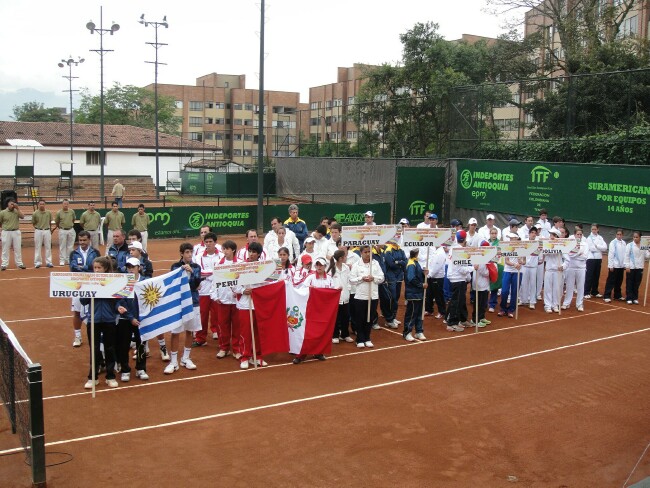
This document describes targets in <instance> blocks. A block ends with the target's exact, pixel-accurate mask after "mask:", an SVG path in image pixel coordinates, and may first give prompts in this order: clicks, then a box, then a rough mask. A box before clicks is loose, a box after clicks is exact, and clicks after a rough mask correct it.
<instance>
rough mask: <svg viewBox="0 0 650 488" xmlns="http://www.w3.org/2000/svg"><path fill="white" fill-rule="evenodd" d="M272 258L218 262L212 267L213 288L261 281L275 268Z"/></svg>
mask: <svg viewBox="0 0 650 488" xmlns="http://www.w3.org/2000/svg"><path fill="white" fill-rule="evenodd" d="M276 268H277V264H276V262H275V261H274V260H272V259H269V260H267V261H253V262H244V263H232V264H220V265H218V266H215V267H214V272H213V273H212V286H213V288H215V289H216V288H224V287H229V286H237V285H241V286H246V285H256V284H257V283H263V282H264V281H265V280H266V279H267V278H268V277H270V276H271V275H272V274H273V273H274V272H275V270H276Z"/></svg>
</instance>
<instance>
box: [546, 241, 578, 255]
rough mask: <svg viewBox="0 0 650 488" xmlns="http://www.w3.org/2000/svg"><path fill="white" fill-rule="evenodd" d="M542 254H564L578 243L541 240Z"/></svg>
mask: <svg viewBox="0 0 650 488" xmlns="http://www.w3.org/2000/svg"><path fill="white" fill-rule="evenodd" d="M539 242H541V243H542V249H541V252H542V254H566V253H569V252H571V251H573V250H574V249H575V247H576V246H577V245H578V241H576V240H575V239H569V238H564V239H541V240H540V241H539Z"/></svg>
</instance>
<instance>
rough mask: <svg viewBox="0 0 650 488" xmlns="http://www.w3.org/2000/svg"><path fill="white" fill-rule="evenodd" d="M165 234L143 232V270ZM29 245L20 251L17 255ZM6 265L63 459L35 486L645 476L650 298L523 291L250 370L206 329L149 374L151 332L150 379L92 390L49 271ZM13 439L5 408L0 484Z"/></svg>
mask: <svg viewBox="0 0 650 488" xmlns="http://www.w3.org/2000/svg"><path fill="white" fill-rule="evenodd" d="M223 240H224V238H220V239H219V241H220V242H222V241H223ZM238 241H239V242H240V243H241V242H242V240H241V239H238ZM180 242H182V241H181V240H166V241H150V246H149V247H150V255H151V259H152V260H153V261H154V268H155V269H156V270H157V271H158V272H162V271H165V270H168V269H169V266H170V265H171V263H172V262H173V261H175V260H176V259H177V256H178V246H179V244H180ZM54 254H55V255H56V254H57V251H56V250H54ZM32 256H33V249H32V248H26V249H23V259H24V261H25V263H26V264H27V265H28V266H30V265H31V266H33V258H32ZM11 266H12V268H13V258H12V264H11ZM12 268H10V269H9V270H7V271H6V272H3V273H2V274H1V275H0V287H1V289H2V298H1V299H0V318H2V320H4V321H5V323H6V324H7V325H8V326H9V327H10V328H11V329H12V330H13V331H14V332H15V334H16V336H17V337H18V339H19V340H20V342H21V344H22V345H23V347H24V348H25V350H26V352H27V353H28V354H29V356H30V357H31V359H32V360H33V361H35V362H40V363H41V364H42V366H43V377H44V396H45V400H44V410H45V432H46V439H45V440H46V451H47V453H48V454H47V457H46V460H47V462H48V465H54V464H57V463H63V464H58V465H56V466H50V467H48V469H47V480H48V486H50V487H70V486H73V487H77V486H79V487H86V486H95V487H99V486H123V485H128V486H130V487H148V486H160V487H167V486H229V487H259V486H268V487H293V486H296V487H298V486H301V487H303V486H310V487H311V486H314V487H330V486H356V487H378V486H382V487H383V486H403V487H436V486H452V487H500V486H522V487H546V486H548V487H605V486H615V487H621V486H624V485H625V486H627V485H631V484H634V483H636V482H638V481H640V480H642V479H645V478H646V477H648V476H650V456H649V455H647V454H646V455H645V456H644V455H643V454H644V449H645V448H646V446H647V445H648V442H649V441H650V428H649V427H650V420H649V415H648V405H649V404H650V306H649V307H645V308H644V307H643V306H629V305H626V304H625V303H624V302H612V303H610V304H605V303H604V302H603V301H602V300H594V299H592V300H588V301H585V312H584V313H579V312H576V311H575V308H574V309H573V310H569V311H562V315H561V316H558V315H557V314H546V313H543V311H542V307H541V306H539V305H538V306H537V310H535V311H530V310H527V309H522V310H520V314H519V320H513V319H506V318H497V317H496V316H495V314H490V316H489V317H488V318H490V319H491V320H492V325H490V326H489V327H487V328H486V329H484V330H482V331H481V332H480V333H478V334H475V333H474V332H473V330H471V331H470V330H466V331H465V332H464V333H450V332H446V331H445V330H444V327H443V325H442V321H440V320H435V319H433V318H431V317H427V318H426V319H425V326H424V327H425V331H424V332H425V335H426V336H427V338H428V340H426V341H423V342H415V343H406V342H405V341H404V340H403V339H402V336H401V332H400V331H399V330H398V331H393V330H389V329H386V328H382V329H381V330H378V331H373V334H372V340H373V342H374V343H375V348H374V349H372V350H369V349H366V350H363V351H362V352H359V350H357V348H356V347H354V344H347V343H341V344H337V345H336V344H335V345H333V349H332V354H331V355H330V356H329V357H328V360H327V361H325V362H319V361H309V362H306V363H303V364H300V365H293V364H291V358H292V356H290V355H289V354H277V355H272V356H268V357H265V359H267V361H268V362H269V364H270V365H269V367H266V368H261V369H259V370H252V369H251V370H248V371H241V370H240V369H239V365H238V363H237V361H234V360H233V359H232V358H231V357H228V358H225V359H221V360H218V359H216V358H215V354H216V352H217V347H216V342H215V341H210V343H209V346H208V347H202V348H197V349H193V350H192V359H193V360H194V361H195V362H196V364H197V366H198V369H197V370H196V371H187V370H185V369H184V368H181V369H180V370H179V371H178V372H177V373H175V374H173V375H169V376H167V375H163V373H162V370H163V367H164V363H162V361H161V360H160V356H159V355H158V353H157V348H156V347H155V341H154V344H153V345H152V348H151V350H152V356H151V358H150V359H149V360H148V364H147V370H148V373H149V375H150V376H151V379H150V380H149V381H148V382H143V381H140V380H137V379H132V380H131V381H130V382H129V383H120V387H119V388H116V389H110V390H109V389H108V388H107V387H106V386H105V384H104V381H103V379H104V378H103V375H102V376H101V377H100V380H101V381H100V386H99V387H98V391H97V397H96V398H95V399H93V398H92V397H91V393H90V392H89V391H87V390H84V389H83V384H84V382H85V381H86V374H87V371H88V354H89V353H88V345H87V344H88V341H87V338H86V335H85V332H84V344H83V346H82V347H81V348H77V349H73V348H72V339H73V333H72V323H71V319H70V312H69V308H70V306H69V305H70V304H69V301H68V300H66V299H49V298H47V296H48V290H49V280H48V274H49V273H48V270H47V269H46V268H42V269H33V267H32V268H31V269H28V270H25V271H21V270H16V269H12ZM55 270H56V271H61V270H63V268H55ZM157 274H158V273H157ZM604 274H606V270H604ZM601 278H602V279H603V280H604V276H601ZM644 286H645V281H644V282H643V285H642V288H641V292H643V290H644ZM601 291H602V285H601ZM403 313H404V307H403V305H402V306H400V319H403V317H401V316H402V315H403ZM380 323H383V321H382V319H380ZM168 344H169V341H168ZM17 447H19V440H18V438H17V437H16V436H14V435H12V434H11V430H10V427H9V422H8V420H7V416H6V413H4V412H3V413H2V414H0V454H2V456H0V486H3V487H5V486H7V487H9V486H12V487H13V486H16V487H27V486H30V484H31V482H30V478H29V474H30V473H29V467H28V466H26V465H25V464H24V462H23V460H24V455H23V454H22V452H21V453H19V454H16V455H12V454H11V453H12V450H14V449H15V448H17ZM65 461H68V462H65ZM637 462H638V465H637ZM632 471H634V472H633V474H632V476H631V477H629V476H630V473H631V472H632ZM628 477H629V479H628Z"/></svg>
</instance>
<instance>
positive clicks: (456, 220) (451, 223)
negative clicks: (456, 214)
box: [449, 219, 463, 227]
mask: <svg viewBox="0 0 650 488" xmlns="http://www.w3.org/2000/svg"><path fill="white" fill-rule="evenodd" d="M449 224H450V225H451V226H452V227H456V226H458V225H463V223H462V222H461V221H460V220H458V219H454V220H452V221H451V222H449Z"/></svg>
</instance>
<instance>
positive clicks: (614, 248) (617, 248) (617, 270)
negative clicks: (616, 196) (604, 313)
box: [603, 229, 627, 303]
mask: <svg viewBox="0 0 650 488" xmlns="http://www.w3.org/2000/svg"><path fill="white" fill-rule="evenodd" d="M626 250H627V249H626V245H625V241H624V240H623V229H617V230H616V238H615V239H613V240H612V241H611V242H610V243H609V252H608V254H607V266H608V267H609V273H608V274H607V281H606V282H605V293H604V298H603V300H604V302H605V303H609V302H611V301H612V291H613V292H614V300H625V299H624V298H623V291H622V290H621V285H622V284H623V273H624V271H625V251H626Z"/></svg>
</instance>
